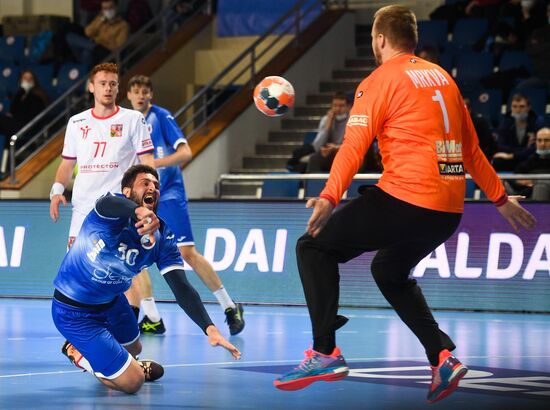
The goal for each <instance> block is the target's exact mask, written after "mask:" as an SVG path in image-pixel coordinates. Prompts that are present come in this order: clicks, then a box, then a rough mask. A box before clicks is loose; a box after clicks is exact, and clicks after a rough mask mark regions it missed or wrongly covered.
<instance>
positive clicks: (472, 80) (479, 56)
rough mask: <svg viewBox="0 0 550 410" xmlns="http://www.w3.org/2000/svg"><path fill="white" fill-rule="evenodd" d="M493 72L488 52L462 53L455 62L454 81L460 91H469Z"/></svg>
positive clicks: (491, 60) (490, 56)
mask: <svg viewBox="0 0 550 410" xmlns="http://www.w3.org/2000/svg"><path fill="white" fill-rule="evenodd" d="M492 72H493V56H492V55H491V53H488V52H481V53H475V52H462V53H460V54H459V55H458V56H457V60H456V81H457V83H458V84H459V86H460V87H461V90H465V89H471V88H472V87H476V86H477V85H478V84H479V80H481V78H483V77H485V76H487V75H489V74H491V73H492Z"/></svg>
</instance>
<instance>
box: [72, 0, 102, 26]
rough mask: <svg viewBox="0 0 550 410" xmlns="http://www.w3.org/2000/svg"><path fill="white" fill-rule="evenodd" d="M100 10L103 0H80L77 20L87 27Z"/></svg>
mask: <svg viewBox="0 0 550 410" xmlns="http://www.w3.org/2000/svg"><path fill="white" fill-rule="evenodd" d="M100 10H101V0H79V2H78V8H77V9H76V10H75V14H76V16H75V20H76V21H77V23H78V24H79V25H80V26H82V27H86V26H87V25H88V24H90V22H91V21H92V20H93V19H94V18H95V16H96V15H97V13H98V12H99V11H100Z"/></svg>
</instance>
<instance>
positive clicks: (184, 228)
mask: <svg viewBox="0 0 550 410" xmlns="http://www.w3.org/2000/svg"><path fill="white" fill-rule="evenodd" d="M157 214H158V216H160V217H161V218H162V219H163V220H164V222H166V224H167V225H168V227H169V228H170V230H171V231H172V232H174V234H175V235H176V243H177V245H178V246H189V245H194V244H195V239H194V238H193V231H191V221H190V220H189V211H188V210H187V201H179V200H177V199H168V200H166V201H162V200H161V201H160V202H159V206H158V209H157Z"/></svg>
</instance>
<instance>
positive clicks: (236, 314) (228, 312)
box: [225, 303, 244, 336]
mask: <svg viewBox="0 0 550 410" xmlns="http://www.w3.org/2000/svg"><path fill="white" fill-rule="evenodd" d="M243 313H244V309H243V306H242V305H241V304H240V303H236V304H235V308H234V309H233V308H227V309H225V322H226V323H227V326H229V333H230V334H231V336H235V335H237V334H239V333H241V332H242V330H243V329H244V318H243Z"/></svg>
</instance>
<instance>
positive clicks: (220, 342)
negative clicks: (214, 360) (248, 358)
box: [206, 325, 241, 360]
mask: <svg viewBox="0 0 550 410" xmlns="http://www.w3.org/2000/svg"><path fill="white" fill-rule="evenodd" d="M206 334H207V335H208V343H210V346H213V347H216V346H221V347H223V348H224V349H226V350H227V351H228V352H229V353H231V355H232V356H233V358H234V359H235V360H239V359H240V358H241V352H240V351H239V349H237V348H236V347H235V346H233V345H232V344H231V343H229V342H228V341H227V340H226V339H225V337H223V336H222V335H221V334H220V332H219V330H218V328H217V327H216V326H214V325H211V326H208V327H207V328H206Z"/></svg>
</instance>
